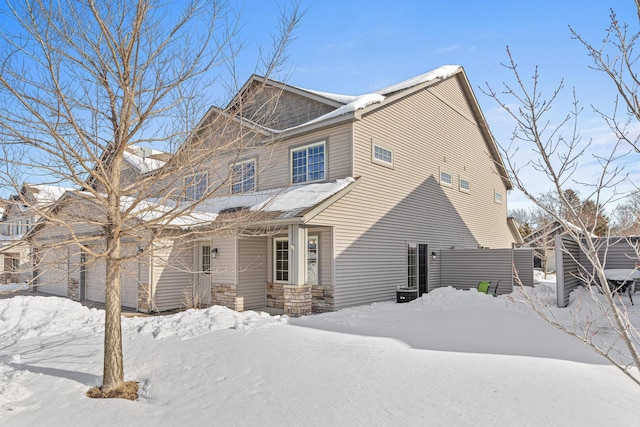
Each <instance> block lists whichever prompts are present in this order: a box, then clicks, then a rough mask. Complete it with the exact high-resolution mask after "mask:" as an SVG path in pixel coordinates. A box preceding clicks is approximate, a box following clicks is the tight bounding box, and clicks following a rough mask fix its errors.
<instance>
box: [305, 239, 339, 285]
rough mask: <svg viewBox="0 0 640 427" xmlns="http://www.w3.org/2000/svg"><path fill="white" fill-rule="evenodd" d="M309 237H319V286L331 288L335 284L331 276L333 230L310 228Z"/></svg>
mask: <svg viewBox="0 0 640 427" xmlns="http://www.w3.org/2000/svg"><path fill="white" fill-rule="evenodd" d="M307 234H308V235H309V236H318V243H319V248H318V256H319V258H320V259H319V263H318V268H319V269H320V271H319V272H318V273H319V275H318V277H319V282H318V285H321V286H331V285H332V284H333V278H332V275H331V267H332V264H333V263H332V261H333V242H332V240H331V228H329V227H323V228H309V230H308V233H307Z"/></svg>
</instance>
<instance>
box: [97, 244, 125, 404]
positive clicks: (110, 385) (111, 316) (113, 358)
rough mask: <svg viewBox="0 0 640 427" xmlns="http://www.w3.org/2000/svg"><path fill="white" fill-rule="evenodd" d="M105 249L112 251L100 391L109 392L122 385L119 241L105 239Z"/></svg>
mask: <svg viewBox="0 0 640 427" xmlns="http://www.w3.org/2000/svg"><path fill="white" fill-rule="evenodd" d="M107 247H108V248H109V249H112V251H110V253H111V256H109V257H107V260H106V269H107V277H106V283H105V292H106V295H105V311H104V316H105V319H104V372H103V379H102V390H103V391H109V390H112V389H115V388H117V387H119V386H121V385H122V384H123V383H124V367H123V362H122V322H121V314H122V309H121V306H120V277H121V274H120V270H121V268H122V264H121V263H120V261H119V260H118V258H119V257H120V239H119V238H116V239H114V238H113V237H111V241H109V238H107Z"/></svg>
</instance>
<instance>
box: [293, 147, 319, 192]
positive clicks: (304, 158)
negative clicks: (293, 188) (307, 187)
mask: <svg viewBox="0 0 640 427" xmlns="http://www.w3.org/2000/svg"><path fill="white" fill-rule="evenodd" d="M323 179H325V143H324V141H322V142H319V143H317V144H311V145H307V146H304V147H300V148H296V149H293V150H291V182H292V183H293V184H298V183H301V182H312V181H322V180H323Z"/></svg>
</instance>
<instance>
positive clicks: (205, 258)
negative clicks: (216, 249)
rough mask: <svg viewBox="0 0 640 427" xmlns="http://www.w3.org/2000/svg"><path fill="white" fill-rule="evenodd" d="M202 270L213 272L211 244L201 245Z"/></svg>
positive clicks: (207, 272)
mask: <svg viewBox="0 0 640 427" xmlns="http://www.w3.org/2000/svg"><path fill="white" fill-rule="evenodd" d="M200 271H201V272H202V273H206V274H209V273H211V246H210V245H202V246H200Z"/></svg>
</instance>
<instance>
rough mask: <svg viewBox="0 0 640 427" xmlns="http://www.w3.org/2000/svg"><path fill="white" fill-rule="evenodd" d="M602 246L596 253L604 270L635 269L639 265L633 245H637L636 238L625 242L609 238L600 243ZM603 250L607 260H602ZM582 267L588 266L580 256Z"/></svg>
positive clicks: (584, 257)
mask: <svg viewBox="0 0 640 427" xmlns="http://www.w3.org/2000/svg"><path fill="white" fill-rule="evenodd" d="M601 243H602V246H601V247H600V250H599V251H598V256H599V258H600V262H602V263H603V265H604V268H605V269H608V268H611V269H613V268H628V269H635V268H637V266H638V265H640V258H639V257H638V252H637V251H636V247H635V246H634V245H637V244H638V240H637V238H634V239H630V240H626V239H618V238H611V239H609V240H608V241H607V244H605V243H604V241H601ZM605 248H606V252H607V258H606V260H605V259H604V253H605ZM580 260H581V262H582V264H583V265H590V264H589V263H588V261H587V259H586V256H584V254H581V258H580Z"/></svg>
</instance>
